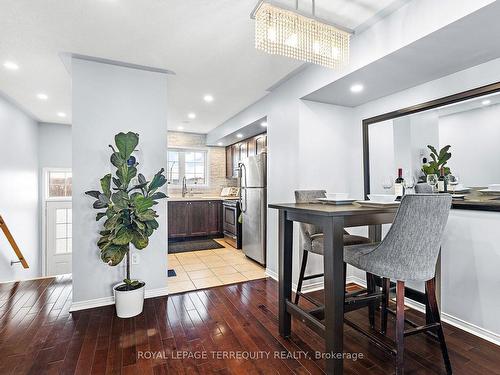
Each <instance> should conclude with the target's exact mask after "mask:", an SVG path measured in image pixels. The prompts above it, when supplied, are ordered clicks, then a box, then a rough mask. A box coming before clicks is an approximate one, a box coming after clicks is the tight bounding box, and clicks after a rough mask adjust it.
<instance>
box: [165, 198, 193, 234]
mask: <svg viewBox="0 0 500 375" xmlns="http://www.w3.org/2000/svg"><path fill="white" fill-rule="evenodd" d="M188 219H189V206H188V205H187V202H168V237H169V238H181V237H186V236H188V235H189V220H188Z"/></svg>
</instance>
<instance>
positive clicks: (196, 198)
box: [168, 194, 238, 202]
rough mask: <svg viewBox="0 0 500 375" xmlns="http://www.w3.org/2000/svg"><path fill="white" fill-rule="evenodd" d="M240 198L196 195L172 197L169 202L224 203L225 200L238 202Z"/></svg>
mask: <svg viewBox="0 0 500 375" xmlns="http://www.w3.org/2000/svg"><path fill="white" fill-rule="evenodd" d="M237 199H238V197H221V196H220V195H203V194H200V195H198V194H195V195H186V196H185V197H182V196H180V195H179V196H170V198H168V200H169V201H170V202H184V201H186V202H190V201H191V202H192V201H224V200H237Z"/></svg>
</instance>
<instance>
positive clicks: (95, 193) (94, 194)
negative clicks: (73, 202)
mask: <svg viewBox="0 0 500 375" xmlns="http://www.w3.org/2000/svg"><path fill="white" fill-rule="evenodd" d="M85 194H87V195H90V196H91V197H92V198H95V199H99V194H101V192H100V191H97V190H89V191H86V192H85Z"/></svg>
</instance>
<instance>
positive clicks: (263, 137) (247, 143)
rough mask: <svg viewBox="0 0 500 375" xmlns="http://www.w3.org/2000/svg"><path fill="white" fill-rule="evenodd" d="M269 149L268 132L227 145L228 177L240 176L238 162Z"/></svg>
mask: <svg viewBox="0 0 500 375" xmlns="http://www.w3.org/2000/svg"><path fill="white" fill-rule="evenodd" d="M266 149H267V134H266V133H263V134H259V135H257V136H255V137H251V138H248V139H245V140H243V141H241V142H238V143H235V144H234V145H231V146H227V147H226V177H227V178H237V177H238V163H239V162H240V160H241V159H244V158H246V157H248V156H253V155H258V154H260V153H262V152H265V151H266Z"/></svg>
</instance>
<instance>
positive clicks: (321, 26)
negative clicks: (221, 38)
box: [252, 0, 352, 69]
mask: <svg viewBox="0 0 500 375" xmlns="http://www.w3.org/2000/svg"><path fill="white" fill-rule="evenodd" d="M312 1H313V7H312V9H313V12H312V13H313V14H312V17H308V16H305V15H302V14H300V13H299V12H298V0H296V9H295V10H287V9H283V8H282V7H278V6H275V5H273V4H271V3H270V2H268V1H259V3H258V5H257V7H256V8H255V10H254V11H253V13H252V18H255V48H257V49H260V50H262V51H264V52H267V53H269V54H272V55H282V56H286V57H291V58H293V59H297V60H302V61H306V62H310V63H314V64H318V65H322V66H325V67H327V68H332V69H340V68H341V67H342V66H343V65H345V64H347V63H348V62H349V37H350V35H351V34H352V32H351V31H349V30H346V29H343V28H339V27H338V26H334V25H332V24H328V23H326V22H324V21H321V20H319V19H318V18H316V17H315V6H314V0H312Z"/></svg>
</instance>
